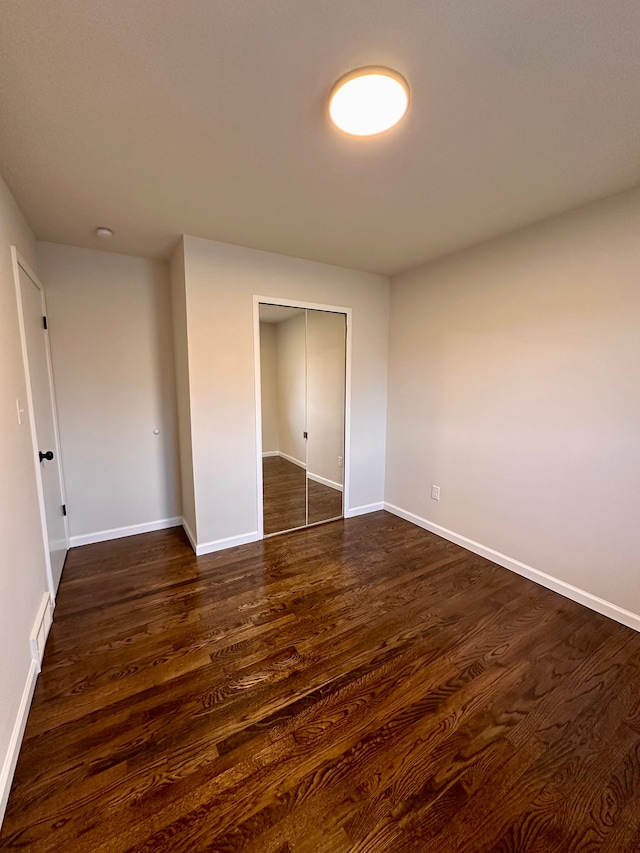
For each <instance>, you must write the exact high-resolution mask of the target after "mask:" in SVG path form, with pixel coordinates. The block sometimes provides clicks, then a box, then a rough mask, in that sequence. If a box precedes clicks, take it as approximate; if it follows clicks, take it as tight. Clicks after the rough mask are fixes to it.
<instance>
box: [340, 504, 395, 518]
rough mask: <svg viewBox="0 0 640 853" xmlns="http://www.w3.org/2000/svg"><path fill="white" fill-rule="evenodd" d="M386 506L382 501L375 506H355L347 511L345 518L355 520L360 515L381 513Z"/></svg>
mask: <svg viewBox="0 0 640 853" xmlns="http://www.w3.org/2000/svg"><path fill="white" fill-rule="evenodd" d="M384 508H385V505H384V503H383V502H382V501H380V502H379V503H375V504H364V505H363V506H354V507H352V508H351V509H345V511H344V517H345V518H355V517H356V516H358V515H367V513H369V512H379V511H380V510H381V509H384Z"/></svg>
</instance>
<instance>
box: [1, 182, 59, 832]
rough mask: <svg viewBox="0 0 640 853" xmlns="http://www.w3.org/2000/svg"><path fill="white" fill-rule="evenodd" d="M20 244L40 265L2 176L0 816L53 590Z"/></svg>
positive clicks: (31, 260) (32, 262)
mask: <svg viewBox="0 0 640 853" xmlns="http://www.w3.org/2000/svg"><path fill="white" fill-rule="evenodd" d="M12 244H14V245H15V246H16V247H17V248H18V251H19V252H20V253H21V254H22V256H23V257H24V258H25V260H26V261H27V263H28V264H29V265H30V266H32V267H34V268H35V267H36V250H35V241H34V239H33V235H32V233H31V231H30V229H29V226H28V225H27V223H26V221H25V220H24V218H23V216H22V214H21V213H20V211H19V210H18V207H17V206H16V204H15V202H14V200H13V198H12V196H11V194H10V192H9V190H8V189H7V186H6V184H5V183H4V181H3V180H2V178H0V365H1V367H0V446H1V447H2V476H1V477H0V648H1V649H2V654H0V782H2V783H3V784H4V790H0V822H1V821H2V815H3V812H4V806H5V805H6V795H8V783H9V782H10V778H8V776H9V771H10V758H11V756H10V755H9V753H8V751H9V747H10V742H11V736H12V732H13V730H14V726H15V725H16V721H17V718H18V710H19V706H20V700H21V698H22V695H23V691H24V690H25V687H26V685H27V681H28V677H29V667H30V664H31V651H30V648H29V635H30V633H31V629H32V627H33V624H34V621H35V618H36V612H37V610H38V607H39V605H40V602H41V600H42V596H43V595H44V593H45V592H46V591H47V589H48V586H47V579H46V564H45V555H44V546H43V542H42V528H41V526H40V513H39V508H38V495H37V489H36V477H35V466H34V461H33V447H32V444H31V433H30V429H29V420H28V417H27V416H26V412H25V416H24V417H23V421H22V424H18V417H17V411H16V400H20V403H21V406H22V407H23V408H24V409H25V410H26V409H27V390H26V382H25V374H24V365H23V361H22V347H21V343H20V329H19V326H18V307H17V302H16V289H15V281H14V276H13V268H12V263H11V245H12Z"/></svg>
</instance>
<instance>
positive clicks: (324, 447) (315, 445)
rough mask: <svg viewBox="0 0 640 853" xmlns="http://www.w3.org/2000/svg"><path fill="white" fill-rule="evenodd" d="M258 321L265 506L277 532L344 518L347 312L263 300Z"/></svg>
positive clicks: (269, 527)
mask: <svg viewBox="0 0 640 853" xmlns="http://www.w3.org/2000/svg"><path fill="white" fill-rule="evenodd" d="M257 320H258V336H259V346H258V347H257V353H258V354H259V365H257V366H258V367H259V370H257V374H258V375H259V395H257V396H258V397H259V413H258V414H259V417H258V425H259V430H258V434H259V462H260V466H259V467H260V475H261V477H259V479H261V481H262V488H261V489H260V497H261V498H262V500H261V501H260V503H261V506H260V507H259V513H260V518H261V520H262V535H263V536H272V535H274V534H276V533H284V532H285V531H289V530H296V529H299V528H301V527H307V526H309V525H313V524H320V523H322V522H325V521H333V520H336V519H339V518H342V517H343V507H344V497H345V476H344V475H345V471H346V467H345V446H346V442H345V433H346V429H345V427H346V420H347V418H346V414H347V413H346V409H347V406H346V396H347V395H346V391H347V314H346V313H345V311H344V310H343V311H341V310H339V309H336V310H333V309H327V308H325V307H324V306H322V307H309V306H308V305H292V304H275V303H271V302H270V303H267V302H262V301H260V302H258V303H257ZM256 390H258V389H256Z"/></svg>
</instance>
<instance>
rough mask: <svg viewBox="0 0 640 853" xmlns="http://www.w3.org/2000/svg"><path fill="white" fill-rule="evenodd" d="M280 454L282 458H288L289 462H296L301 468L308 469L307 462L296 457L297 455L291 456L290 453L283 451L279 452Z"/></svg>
mask: <svg viewBox="0 0 640 853" xmlns="http://www.w3.org/2000/svg"><path fill="white" fill-rule="evenodd" d="M278 456H279V457H280V458H281V459H286V460H287V462H293V464H294V465H297V466H298V467H299V468H304V469H305V471H306V470H307V465H306V463H305V462H302V461H301V460H300V459H296V457H295V456H289V455H288V454H286V453H283V452H282V451H280V452H279V453H278Z"/></svg>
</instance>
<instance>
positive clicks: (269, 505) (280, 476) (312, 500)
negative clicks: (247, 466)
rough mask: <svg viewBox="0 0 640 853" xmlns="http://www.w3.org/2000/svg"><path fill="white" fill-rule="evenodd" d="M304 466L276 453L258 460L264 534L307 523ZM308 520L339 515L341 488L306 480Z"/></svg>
mask: <svg viewBox="0 0 640 853" xmlns="http://www.w3.org/2000/svg"><path fill="white" fill-rule="evenodd" d="M306 481H307V475H306V472H305V470H304V468H301V467H300V466H299V465H294V464H293V462H289V461H288V460H287V459H282V457H280V456H266V457H265V458H264V459H263V460H262V483H263V485H262V494H263V504H264V510H263V515H264V532H265V535H268V534H270V533H277V532H279V531H281V530H291V529H292V528H294V527H303V526H304V525H305V524H306V523H307V517H306V507H305V502H306V499H307V498H306V492H305V482H306ZM308 487H309V524H315V523H317V522H319V521H325V520H327V519H330V518H336V517H339V516H341V515H342V492H339V491H338V490H337V489H332V488H330V487H328V486H325V485H324V484H322V483H317V482H315V480H308Z"/></svg>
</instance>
